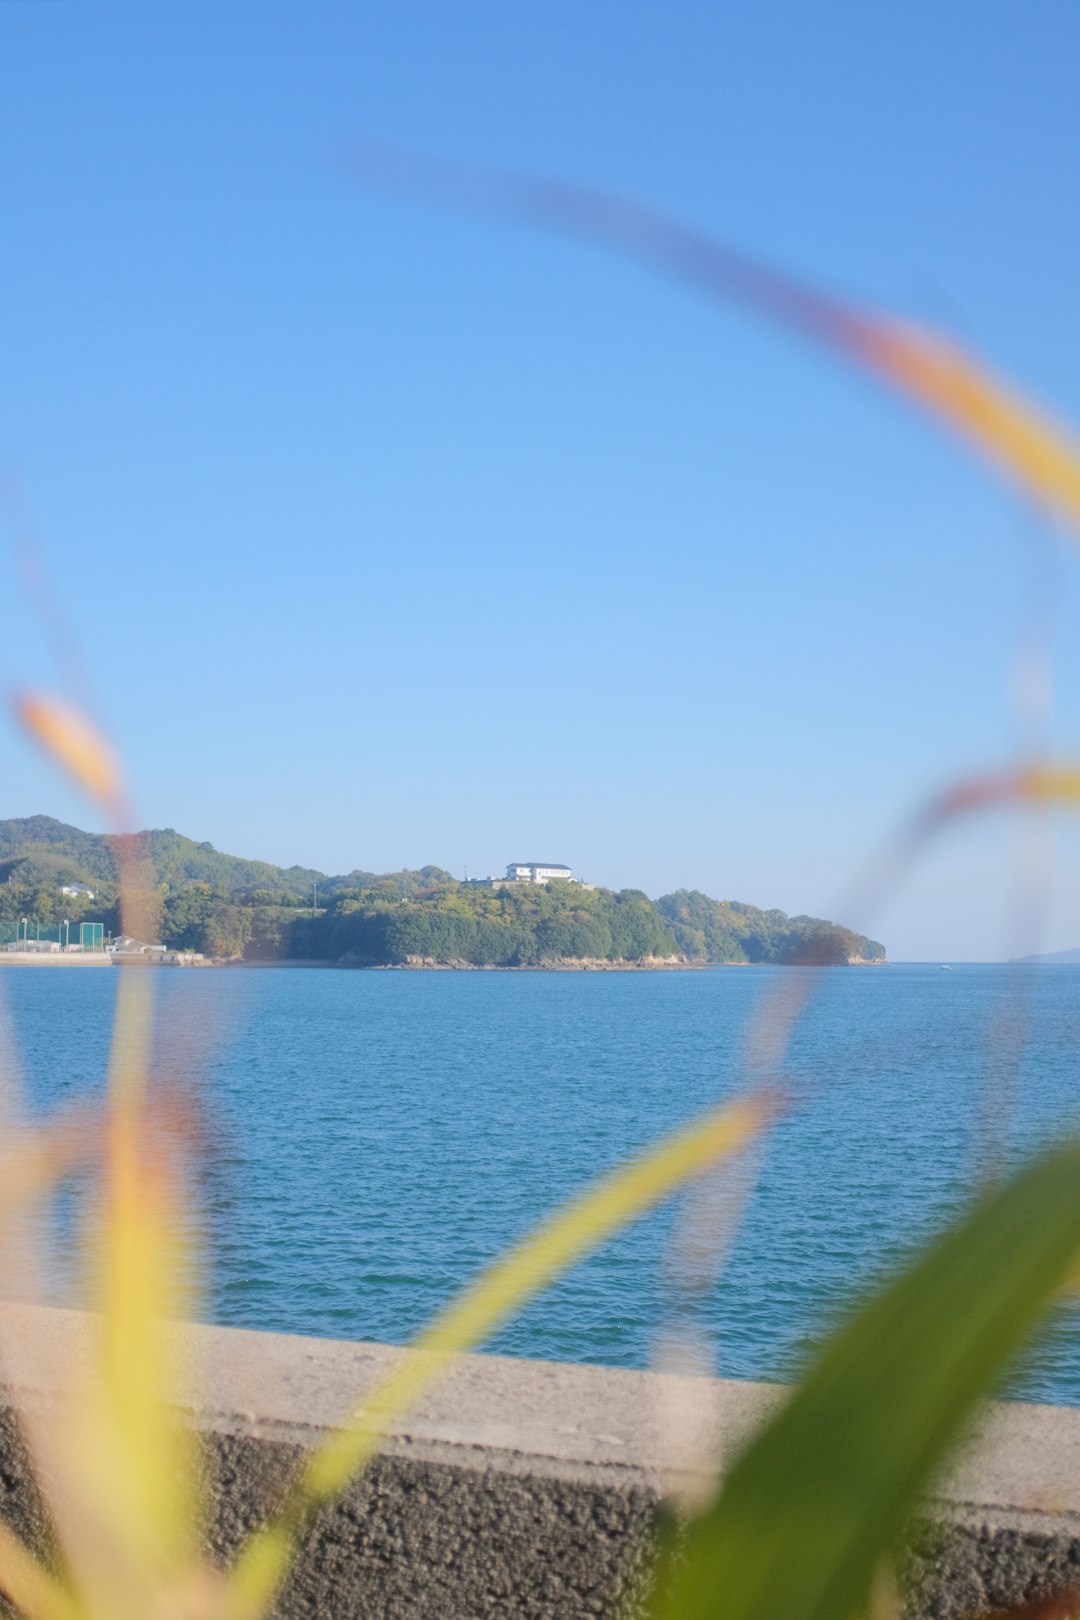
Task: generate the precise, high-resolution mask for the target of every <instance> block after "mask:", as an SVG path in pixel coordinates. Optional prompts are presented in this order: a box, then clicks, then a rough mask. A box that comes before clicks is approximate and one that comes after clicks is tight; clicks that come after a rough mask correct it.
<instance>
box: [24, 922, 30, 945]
mask: <svg viewBox="0 0 1080 1620" xmlns="http://www.w3.org/2000/svg"><path fill="white" fill-rule="evenodd" d="M22 928H23V944H24V945H29V943H30V919H29V917H24V918H23V919H22Z"/></svg>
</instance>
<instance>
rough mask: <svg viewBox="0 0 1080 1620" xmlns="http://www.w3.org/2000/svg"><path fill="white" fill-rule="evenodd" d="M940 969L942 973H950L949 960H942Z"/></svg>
mask: <svg viewBox="0 0 1080 1620" xmlns="http://www.w3.org/2000/svg"><path fill="white" fill-rule="evenodd" d="M941 971H942V973H951V972H952V963H951V962H942V964H941Z"/></svg>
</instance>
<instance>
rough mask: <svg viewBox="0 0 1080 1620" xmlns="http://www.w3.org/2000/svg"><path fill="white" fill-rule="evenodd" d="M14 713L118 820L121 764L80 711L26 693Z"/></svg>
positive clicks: (49, 699) (19, 698)
mask: <svg viewBox="0 0 1080 1620" xmlns="http://www.w3.org/2000/svg"><path fill="white" fill-rule="evenodd" d="M15 713H16V715H17V717H18V719H19V720H20V721H21V722H22V724H23V725H24V727H25V728H26V730H27V731H28V732H29V733H30V735H31V736H32V737H33V738H34V739H35V741H37V742H39V743H40V744H41V746H42V747H43V748H44V749H45V751H46V753H48V754H51V755H52V757H53V759H55V760H56V761H57V762H58V763H59V764H60V765H62V766H63V767H64V769H65V770H66V771H68V772H69V773H70V774H71V775H72V776H73V777H74V778H75V780H76V781H77V782H78V783H79V785H80V787H82V788H85V790H86V792H87V793H89V794H90V796H91V798H94V799H97V800H98V802H99V803H100V804H102V805H104V807H105V809H106V810H107V811H108V812H109V813H110V815H111V816H112V817H113V818H114V819H115V820H117V821H119V820H120V819H121V817H120V806H121V805H122V803H123V780H122V776H121V771H120V764H119V761H118V760H117V758H116V755H115V753H114V752H113V749H112V747H111V746H110V744H109V743H108V742H107V741H106V739H105V738H104V737H103V736H102V734H101V732H100V731H99V730H98V729H97V727H96V726H95V725H93V724H92V723H91V721H90V720H88V719H87V717H86V715H85V714H83V713H82V712H81V710H79V709H76V708H73V707H72V706H71V705H70V704H68V703H63V702H61V701H60V700H59V699H58V698H52V697H46V696H44V695H43V694H42V693H36V692H24V693H22V694H21V695H20V696H18V697H16V699H15Z"/></svg>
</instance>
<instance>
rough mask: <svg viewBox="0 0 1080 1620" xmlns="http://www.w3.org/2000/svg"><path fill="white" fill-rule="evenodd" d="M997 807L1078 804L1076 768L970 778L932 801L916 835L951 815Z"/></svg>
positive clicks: (1045, 767)
mask: <svg viewBox="0 0 1080 1620" xmlns="http://www.w3.org/2000/svg"><path fill="white" fill-rule="evenodd" d="M1001 804H1062V805H1065V804H1069V805H1080V765H1075V764H1071V763H1069V764H1057V763H1054V762H1052V761H1051V762H1047V763H1043V764H1038V765H1022V766H1020V767H1019V768H1018V769H1014V770H1005V771H999V772H995V773H992V774H989V775H986V776H976V777H971V778H969V779H968V780H966V781H963V782H958V783H957V784H956V786H955V787H951V788H948V789H947V790H946V791H945V792H944V793H942V794H939V796H938V797H937V798H936V799H933V800H932V801H931V802H930V804H929V805H928V806H927V807H926V809H925V810H924V811H923V812H922V813H921V815H920V817H919V819H918V821H917V823H916V828H915V830H916V832H917V833H920V834H924V833H929V832H934V831H936V830H937V827H938V826H939V825H940V824H941V823H942V822H945V821H949V820H951V819H952V818H953V817H954V816H959V815H966V814H968V813H970V812H971V811H974V810H988V809H992V808H993V807H994V806H995V805H1001Z"/></svg>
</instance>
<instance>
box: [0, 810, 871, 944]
mask: <svg viewBox="0 0 1080 1620" xmlns="http://www.w3.org/2000/svg"><path fill="white" fill-rule="evenodd" d="M138 839H139V841H140V845H141V851H142V855H143V864H144V866H145V869H146V872H147V874H148V876H147V881H148V883H150V884H152V886H153V887H152V899H153V902H154V910H155V912H156V915H157V917H158V924H157V934H158V940H157V941H154V942H153V943H158V942H160V943H161V944H163V945H165V946H167V947H168V948H169V950H170V951H179V952H198V953H200V954H201V955H202V956H204V957H206V958H209V959H213V960H216V961H235V962H274V961H301V962H304V961H307V962H331V963H335V964H339V965H341V966H355V967H410V966H412V967H421V966H423V967H440V966H442V967H473V968H483V967H504V968H529V967H558V966H569V965H575V964H578V965H584V964H589V965H595V966H597V967H645V966H670V967H691V966H705V965H708V964H723V963H749V962H759V963H774V964H777V965H788V966H790V965H833V964H841V963H848V962H868V961H882V960H884V957H885V947H884V946H883V945H881V944H880V943H879V942H878V941H877V940H872V939H867V938H866V937H865V936H864V935H861V934H857V933H854V932H853V931H852V930H851V929H849V928H845V927H843V926H842V925H841V924H839V923H834V922H828V921H826V920H824V919H823V918H820V917H806V916H798V917H789V916H787V915H786V914H785V913H784V912H782V911H775V910H769V911H763V910H761V909H759V908H758V907H756V906H751V905H746V904H744V903H742V902H740V901H734V900H714V899H712V898H710V897H709V896H708V895H706V894H702V893H701V892H700V891H698V890H696V889H678V890H676V891H675V893H673V894H666V895H662V896H661V897H660V898H659V899H657V900H650V899H649V897H648V896H647V895H646V894H644V893H643V892H642V891H641V890H640V889H621V890H618V891H615V890H611V889H605V888H600V887H597V886H594V885H591V884H588V883H583V882H581V881H580V880H579V879H577V878H575V877H574V875H573V873H572V872H571V870H570V868H569V867H566V866H564V865H562V864H561V863H551V864H545V863H536V862H523V863H512V864H511V866H510V867H509V868H507V875H506V876H505V877H491V878H484V879H480V880H473V881H472V882H464V881H459V880H458V879H456V878H454V877H453V876H452V875H451V873H449V872H448V871H446V870H445V869H444V868H443V867H441V866H423V867H420V868H418V869H413V870H405V871H401V872H389V873H381V874H380V873H375V872H368V871H363V870H361V869H359V868H358V869H355V870H354V871H351V872H348V873H346V874H344V875H341V876H336V877H335V876H330V875H328V874H326V873H324V872H319V871H316V870H315V869H314V868H310V867H301V866H290V867H279V866H273V865H270V864H269V863H267V862H264V861H251V860H245V859H243V858H241V857H238V856H233V855H224V854H222V853H221V852H220V851H218V850H216V849H215V848H214V846H213V845H212V844H207V843H195V842H194V841H193V840H192V839H190V838H185V837H183V836H182V835H181V834H180V833H177V832H174V831H172V829H171V828H166V829H157V830H154V831H149V832H145V833H140V834H139V835H138ZM88 921H93V922H95V923H101V924H102V925H103V927H104V930H105V933H106V935H108V934H112V935H116V934H118V933H119V932H120V929H121V921H120V915H119V905H118V892H117V875H116V855H115V844H114V840H113V839H112V838H110V837H109V836H107V835H104V834H98V833H87V832H83V831H81V830H80V829H79V828H77V827H71V826H68V825H66V824H65V823H63V822H60V821H56V820H54V819H53V818H52V817H50V816H30V817H26V818H23V819H17V820H8V821H0V942H6V943H9V942H12V941H15V940H16V939H17V938H18V937H19V931H20V929H21V930H22V931H23V934H24V936H27V937H31V938H33V937H38V938H41V939H46V938H57V939H59V938H60V937H61V930H65V934H64V937H75V934H74V933H73V932H72V930H74V929H75V927H76V925H81V924H82V923H83V922H88Z"/></svg>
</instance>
